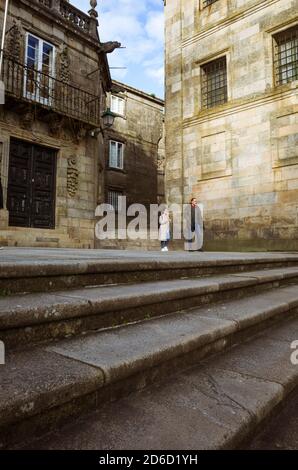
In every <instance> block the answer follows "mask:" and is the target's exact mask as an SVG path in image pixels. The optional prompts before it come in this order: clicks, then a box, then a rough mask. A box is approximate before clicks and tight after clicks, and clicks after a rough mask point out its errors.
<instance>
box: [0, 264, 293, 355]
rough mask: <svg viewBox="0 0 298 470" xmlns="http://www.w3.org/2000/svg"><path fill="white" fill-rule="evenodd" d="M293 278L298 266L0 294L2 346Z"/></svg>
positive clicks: (246, 292) (238, 293)
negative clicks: (134, 282)
mask: <svg viewBox="0 0 298 470" xmlns="http://www.w3.org/2000/svg"><path fill="white" fill-rule="evenodd" d="M294 282H298V267H289V268H279V269H270V270H263V271H261V270H258V271H253V272H247V273H243V274H239V273H238V274H237V273H236V274H233V275H222V276H211V277H209V278H194V279H181V280H174V281H161V282H159V283H156V282H153V283H152V282H147V283H140V284H133V285H117V286H102V287H91V288H84V289H79V290H68V291H61V292H57V293H46V294H28V295H16V296H9V297H2V298H0V339H1V340H2V341H4V342H5V344H6V347H7V348H13V347H20V346H22V345H25V344H28V343H30V344H32V343H33V342H35V343H36V342H41V341H45V340H52V339H57V338H63V337H66V336H72V335H77V334H79V333H83V332H86V331H91V330H98V329H103V328H107V327H111V326H116V325H121V324H124V323H127V322H135V321H140V320H142V319H146V318H151V317H154V316H161V315H165V314H168V313H172V312H175V311H180V310H182V309H185V308H192V307H196V306H199V305H202V304H206V303H210V302H215V301H218V300H225V299H232V298H241V297H243V296H246V295H249V294H251V293H257V292H260V291H262V290H264V289H269V288H272V287H278V286H280V285H283V284H289V283H294Z"/></svg>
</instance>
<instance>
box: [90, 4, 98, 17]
mask: <svg viewBox="0 0 298 470" xmlns="http://www.w3.org/2000/svg"><path fill="white" fill-rule="evenodd" d="M90 6H91V10H89V12H88V13H89V15H90V16H91V17H92V18H97V17H98V13H97V11H96V7H97V0H90Z"/></svg>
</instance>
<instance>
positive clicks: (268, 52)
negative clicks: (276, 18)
mask: <svg viewBox="0 0 298 470" xmlns="http://www.w3.org/2000/svg"><path fill="white" fill-rule="evenodd" d="M297 24H298V23H297V20H294V21H290V22H288V23H286V24H285V23H284V24H281V25H280V24H279V25H278V26H275V27H274V28H269V29H267V30H266V31H265V32H264V35H265V59H266V65H265V67H266V80H267V83H268V84H269V86H271V88H278V89H280V88H282V87H286V89H288V87H289V86H291V85H292V84H293V83H295V82H297V80H295V81H294V82H289V83H287V84H284V85H277V83H276V80H275V66H274V48H275V39H274V36H276V35H277V34H279V33H282V32H283V31H286V30H287V29H290V28H292V27H294V26H296V25H297Z"/></svg>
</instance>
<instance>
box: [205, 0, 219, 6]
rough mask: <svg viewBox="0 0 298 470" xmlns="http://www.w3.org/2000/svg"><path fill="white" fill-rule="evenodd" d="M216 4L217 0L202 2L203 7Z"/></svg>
mask: <svg viewBox="0 0 298 470" xmlns="http://www.w3.org/2000/svg"><path fill="white" fill-rule="evenodd" d="M215 2H217V0H203V7H204V8H205V7H208V6H209V5H212V3H215Z"/></svg>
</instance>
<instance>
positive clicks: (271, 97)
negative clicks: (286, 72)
mask: <svg viewBox="0 0 298 470" xmlns="http://www.w3.org/2000/svg"><path fill="white" fill-rule="evenodd" d="M295 93H296V94H298V82H297V84H296V85H294V84H291V85H290V86H289V85H285V86H284V87H281V88H280V89H275V90H274V91H271V92H269V93H264V94H263V95H262V96H255V97H249V98H246V99H245V100H243V99H239V100H234V101H231V102H228V103H226V104H225V105H223V106H222V107H221V108H218V107H217V108H214V109H210V110H207V111H202V112H200V113H199V114H197V115H196V116H194V117H192V118H187V119H184V120H183V128H184V129H187V128H188V127H192V126H196V125H198V124H202V123H204V122H206V121H210V120H213V119H217V118H222V117H226V116H230V115H232V114H235V113H239V112H243V111H247V110H250V109H254V108H256V107H259V106H264V105H266V104H268V103H273V102H274V101H280V100H282V99H286V98H289V97H291V96H292V95H293V94H295ZM297 96H298V95H297Z"/></svg>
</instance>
